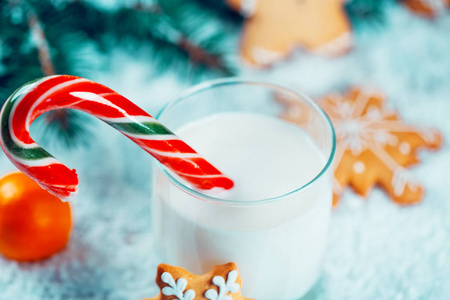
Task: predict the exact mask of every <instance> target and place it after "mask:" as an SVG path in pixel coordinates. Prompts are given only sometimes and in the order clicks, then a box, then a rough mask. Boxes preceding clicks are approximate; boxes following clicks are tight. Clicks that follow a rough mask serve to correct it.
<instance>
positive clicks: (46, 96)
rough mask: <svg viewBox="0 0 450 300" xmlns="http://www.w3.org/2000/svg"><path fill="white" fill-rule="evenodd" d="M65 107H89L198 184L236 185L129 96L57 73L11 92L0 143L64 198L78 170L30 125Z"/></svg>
mask: <svg viewBox="0 0 450 300" xmlns="http://www.w3.org/2000/svg"><path fill="white" fill-rule="evenodd" d="M61 108H71V109H78V110H81V111H84V112H87V113H89V114H91V115H93V116H95V117H97V118H99V119H100V120H102V121H104V122H105V123H107V124H109V125H111V126H112V127H114V128H115V129H117V130H118V131H120V132H121V133H122V134H124V135H125V136H127V137H128V138H129V139H131V140H132V141H134V142H135V143H136V144H138V145H139V146H140V147H141V148H142V149H144V150H145V151H147V152H148V153H150V154H151V155H152V156H153V157H155V158H156V159H157V160H158V161H159V162H160V163H161V164H163V165H165V166H166V167H167V168H168V169H170V170H171V171H173V172H174V173H176V174H178V175H179V176H180V177H182V178H184V179H185V180H186V181H188V182H189V183H190V184H192V186H194V187H195V188H198V189H211V188H214V187H219V188H224V189H230V188H231V187H233V181H232V180H231V179H229V178H227V177H226V176H224V175H223V174H222V173H221V172H220V171H219V170H217V169H216V168H215V167H214V166H213V165H211V164H210V163H209V162H207V161H206V160H205V159H204V158H202V157H201V156H200V155H199V154H198V153H197V152H195V151H194V150H193V149H192V148H191V147H190V146H188V145H187V144H186V143H185V142H183V141H182V140H180V139H179V138H178V137H177V136H175V135H174V134H173V133H172V132H171V131H170V130H169V129H167V128H166V127H164V126H163V125H162V124H161V123H159V122H158V121H157V120H156V119H154V118H153V117H151V116H150V115H148V114H147V113H146V112H145V111H143V110H142V109H141V108H139V107H138V106H136V105H135V104H133V103H132V102H131V101H129V100H128V99H126V98H125V97H123V96H121V95H119V94H118V93H116V92H114V91H113V90H111V89H109V88H107V87H105V86H103V85H101V84H99V83H96V82H93V81H90V80H87V79H84V78H80V77H75V76H67V75H57V76H49V77H44V78H42V79H39V80H37V81H34V82H31V83H28V84H25V85H24V86H22V87H21V88H19V89H18V90H17V91H16V92H14V94H12V95H11V96H10V97H9V98H8V100H7V101H6V103H5V104H4V106H3V108H2V111H1V114H0V126H1V135H0V144H1V147H2V148H3V151H4V152H5V153H6V155H7V156H8V158H9V159H10V160H11V161H12V162H13V163H14V165H15V166H16V167H17V168H18V169H19V170H21V171H22V172H23V173H25V174H27V175H28V176H29V177H30V178H32V179H33V180H35V181H36V182H37V183H39V184H40V185H41V186H42V187H43V188H44V189H46V190H48V191H49V192H51V193H53V194H54V195H56V196H58V197H60V198H64V197H68V196H70V195H71V194H72V193H73V192H75V191H76V190H77V186H78V177H77V174H76V170H70V169H69V168H67V167H66V166H65V165H63V164H62V163H60V162H59V161H58V160H56V159H55V158H54V157H53V156H52V155H51V154H49V153H48V152H47V151H45V150H44V149H43V148H41V147H40V146H39V145H38V144H37V143H36V142H34V141H33V140H32V139H31V137H30V132H29V131H30V125H31V123H32V122H33V121H34V120H35V119H36V118H37V117H38V116H40V115H41V114H43V113H45V112H48V111H51V110H54V109H61Z"/></svg>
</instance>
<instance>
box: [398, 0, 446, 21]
mask: <svg viewBox="0 0 450 300" xmlns="http://www.w3.org/2000/svg"><path fill="white" fill-rule="evenodd" d="M403 2H404V3H405V5H406V6H407V7H408V8H409V9H410V10H411V11H412V12H414V13H416V14H418V15H421V16H424V17H428V18H434V17H436V16H438V15H440V14H442V13H443V12H445V11H446V10H448V9H449V8H450V0H404V1H403Z"/></svg>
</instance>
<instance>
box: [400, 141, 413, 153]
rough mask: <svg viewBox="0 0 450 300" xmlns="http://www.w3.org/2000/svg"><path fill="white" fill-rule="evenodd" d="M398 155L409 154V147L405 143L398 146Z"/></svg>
mask: <svg viewBox="0 0 450 300" xmlns="http://www.w3.org/2000/svg"><path fill="white" fill-rule="evenodd" d="M399 150H400V153H401V154H403V155H408V154H409V153H410V152H411V146H410V145H409V144H408V143H407V142H402V143H401V144H400V146H399Z"/></svg>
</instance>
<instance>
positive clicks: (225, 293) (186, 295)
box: [144, 263, 251, 300]
mask: <svg viewBox="0 0 450 300" xmlns="http://www.w3.org/2000/svg"><path fill="white" fill-rule="evenodd" d="M156 283H157V284H158V286H159V288H160V289H161V293H160V294H159V295H158V296H156V297H154V298H148V299H144V300H193V299H195V300H251V299H248V298H245V297H243V296H242V295H241V293H240V289H241V286H242V279H241V276H240V275H239V273H238V270H237V267H236V264H234V263H228V264H225V265H221V266H216V267H214V268H213V269H212V270H211V271H210V272H209V273H207V274H204V275H200V276H197V275H194V274H192V273H189V272H188V271H186V270H185V269H183V268H181V267H174V266H170V265H166V264H160V265H159V266H158V271H157V275H156Z"/></svg>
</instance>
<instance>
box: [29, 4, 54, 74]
mask: <svg viewBox="0 0 450 300" xmlns="http://www.w3.org/2000/svg"><path fill="white" fill-rule="evenodd" d="M28 26H29V27H30V32H31V36H32V38H33V41H34V44H35V45H36V48H37V51H38V57H39V62H40V65H41V70H42V73H43V74H44V75H45V76H49V75H55V74H56V73H55V68H54V67H53V62H52V59H51V57H50V48H49V46H48V42H47V38H46V37H45V33H44V31H43V30H42V26H41V22H40V21H39V19H38V18H37V16H36V13H35V12H34V11H33V10H31V9H30V11H29V12H28Z"/></svg>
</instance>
